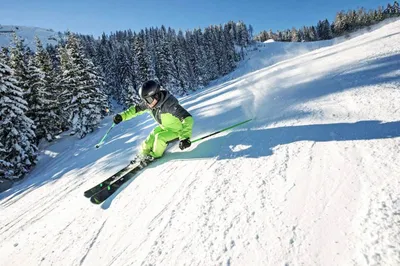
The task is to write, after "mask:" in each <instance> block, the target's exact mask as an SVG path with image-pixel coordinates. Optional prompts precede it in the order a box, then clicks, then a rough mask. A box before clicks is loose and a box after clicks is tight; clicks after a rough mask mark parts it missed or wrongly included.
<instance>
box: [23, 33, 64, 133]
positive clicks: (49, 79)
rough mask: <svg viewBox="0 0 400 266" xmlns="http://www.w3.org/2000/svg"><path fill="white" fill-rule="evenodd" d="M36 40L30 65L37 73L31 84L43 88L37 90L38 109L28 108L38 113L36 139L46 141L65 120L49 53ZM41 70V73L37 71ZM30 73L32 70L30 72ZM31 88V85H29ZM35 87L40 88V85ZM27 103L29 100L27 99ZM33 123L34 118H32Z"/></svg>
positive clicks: (58, 130)
mask: <svg viewBox="0 0 400 266" xmlns="http://www.w3.org/2000/svg"><path fill="white" fill-rule="evenodd" d="M35 40H36V53H35V57H34V62H31V65H32V66H31V67H33V68H38V69H39V71H37V74H36V75H34V76H33V79H32V81H33V83H31V84H35V83H36V84H41V83H42V84H43V88H42V89H40V90H37V92H38V95H39V101H40V104H39V106H40V109H39V110H38V111H37V112H35V111H33V110H30V111H31V112H33V113H35V114H36V115H38V116H39V117H38V119H39V120H38V122H39V121H40V125H39V124H36V127H37V130H36V136H37V137H38V139H41V138H46V140H47V141H51V140H53V139H54V136H55V135H56V134H57V133H58V132H60V130H61V128H62V127H63V124H65V122H66V121H62V120H61V116H60V114H59V111H60V109H61V108H60V106H59V105H60V104H59V102H58V96H59V95H60V91H57V88H56V84H55V81H56V78H55V73H54V70H53V65H52V62H51V59H50V55H49V54H48V52H47V51H46V50H45V49H44V48H43V45H42V42H41V41H40V39H39V38H37V37H36V38H35ZM39 72H41V73H39ZM30 73H31V74H32V73H34V72H30ZM41 75H42V79H41V81H36V80H35V78H34V77H35V76H36V77H39V76H41ZM30 88H31V90H32V86H30ZM37 88H41V85H40V86H38V87H37ZM28 104H29V101H28ZM34 121H35V123H36V120H35V119H34Z"/></svg>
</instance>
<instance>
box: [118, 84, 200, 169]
mask: <svg viewBox="0 0 400 266" xmlns="http://www.w3.org/2000/svg"><path fill="white" fill-rule="evenodd" d="M139 96H140V98H141V100H142V101H143V102H142V103H139V104H137V105H134V106H131V107H130V108H129V109H128V110H126V111H124V112H122V113H119V114H117V115H115V116H114V123H115V124H118V123H120V122H122V121H126V120H129V119H132V118H134V117H136V116H138V115H141V114H143V113H144V112H149V113H150V114H151V115H152V116H153V118H154V119H155V120H156V121H157V123H158V126H156V127H155V128H154V129H153V131H152V132H151V133H150V135H149V136H148V137H147V138H146V140H145V141H144V142H143V143H142V146H141V152H140V154H139V156H138V159H139V160H140V161H141V162H144V163H147V162H149V161H152V160H154V158H159V157H161V156H162V155H163V153H164V151H165V149H166V148H167V145H168V143H169V142H171V141H173V140H178V139H179V148H180V149H181V150H184V149H186V148H188V147H190V145H191V142H190V137H191V136H192V128H193V122H194V121H193V118H192V116H191V115H190V114H189V112H188V111H186V110H185V109H184V108H183V107H182V106H181V105H180V104H179V102H178V100H177V99H176V98H175V97H174V96H173V95H172V94H171V93H169V92H168V91H167V90H164V89H163V88H162V87H161V85H160V84H159V83H158V82H156V81H154V80H148V81H146V82H145V83H143V85H142V87H141V88H140V89H139Z"/></svg>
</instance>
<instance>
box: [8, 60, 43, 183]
mask: <svg viewBox="0 0 400 266" xmlns="http://www.w3.org/2000/svg"><path fill="white" fill-rule="evenodd" d="M12 75H13V73H12V70H11V69H10V68H9V67H8V66H7V65H5V64H4V62H3V61H2V59H0V178H8V179H17V178H21V177H23V176H24V175H25V173H27V172H28V171H29V169H30V168H31V167H32V166H33V165H34V164H35V160H36V156H37V155H36V152H37V147H36V146H35V144H34V142H35V139H36V136H35V132H34V125H33V121H32V120H31V119H29V118H28V117H27V116H26V115H25V112H26V111H27V110H28V107H27V103H26V101H25V100H24V99H23V92H22V89H21V88H19V87H18V86H17V85H16V83H17V81H16V80H15V79H14V78H13V76H12Z"/></svg>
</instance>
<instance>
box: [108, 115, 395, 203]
mask: <svg viewBox="0 0 400 266" xmlns="http://www.w3.org/2000/svg"><path fill="white" fill-rule="evenodd" d="M250 125H251V124H249V126H250ZM396 137H400V121H395V122H387V123H385V122H382V121H377V120H371V121H359V122H356V123H337V124H314V125H302V126H287V127H277V128H268V129H255V130H252V129H240V130H238V131H232V132H230V133H228V134H227V135H223V136H217V137H212V138H209V139H205V140H204V141H202V142H200V143H199V144H198V145H193V148H192V149H191V150H189V151H187V152H186V151H183V152H181V151H174V152H167V153H166V154H165V155H164V157H163V158H161V159H159V160H157V161H156V162H154V163H153V164H151V165H149V166H148V167H149V168H152V167H157V166H159V165H161V164H163V163H166V162H169V161H172V160H191V159H207V158H216V159H217V160H229V159H234V158H260V157H266V156H270V155H272V154H273V148H274V147H277V146H278V145H285V144H290V143H293V142H297V141H312V142H328V141H362V140H376V139H389V138H396ZM139 175H140V173H139ZM137 176H138V175H136V176H135V177H133V178H132V179H131V180H129V181H128V182H127V183H126V184H124V185H123V186H121V188H120V189H119V190H118V191H116V192H115V193H114V194H113V195H112V196H111V197H110V198H109V199H108V200H107V201H105V202H104V203H103V204H102V206H101V207H102V208H103V209H107V208H109V207H110V205H111V202H112V201H113V199H114V198H115V197H116V196H117V195H118V194H119V193H120V192H121V191H122V190H123V189H124V188H125V187H127V186H129V184H130V183H131V182H133V181H134V180H135V178H136V177H137Z"/></svg>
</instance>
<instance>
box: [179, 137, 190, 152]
mask: <svg viewBox="0 0 400 266" xmlns="http://www.w3.org/2000/svg"><path fill="white" fill-rule="evenodd" d="M191 144H192V142H191V141H190V139H183V140H181V141H180V142H179V149H181V150H184V149H186V148H189V147H190V145H191Z"/></svg>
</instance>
